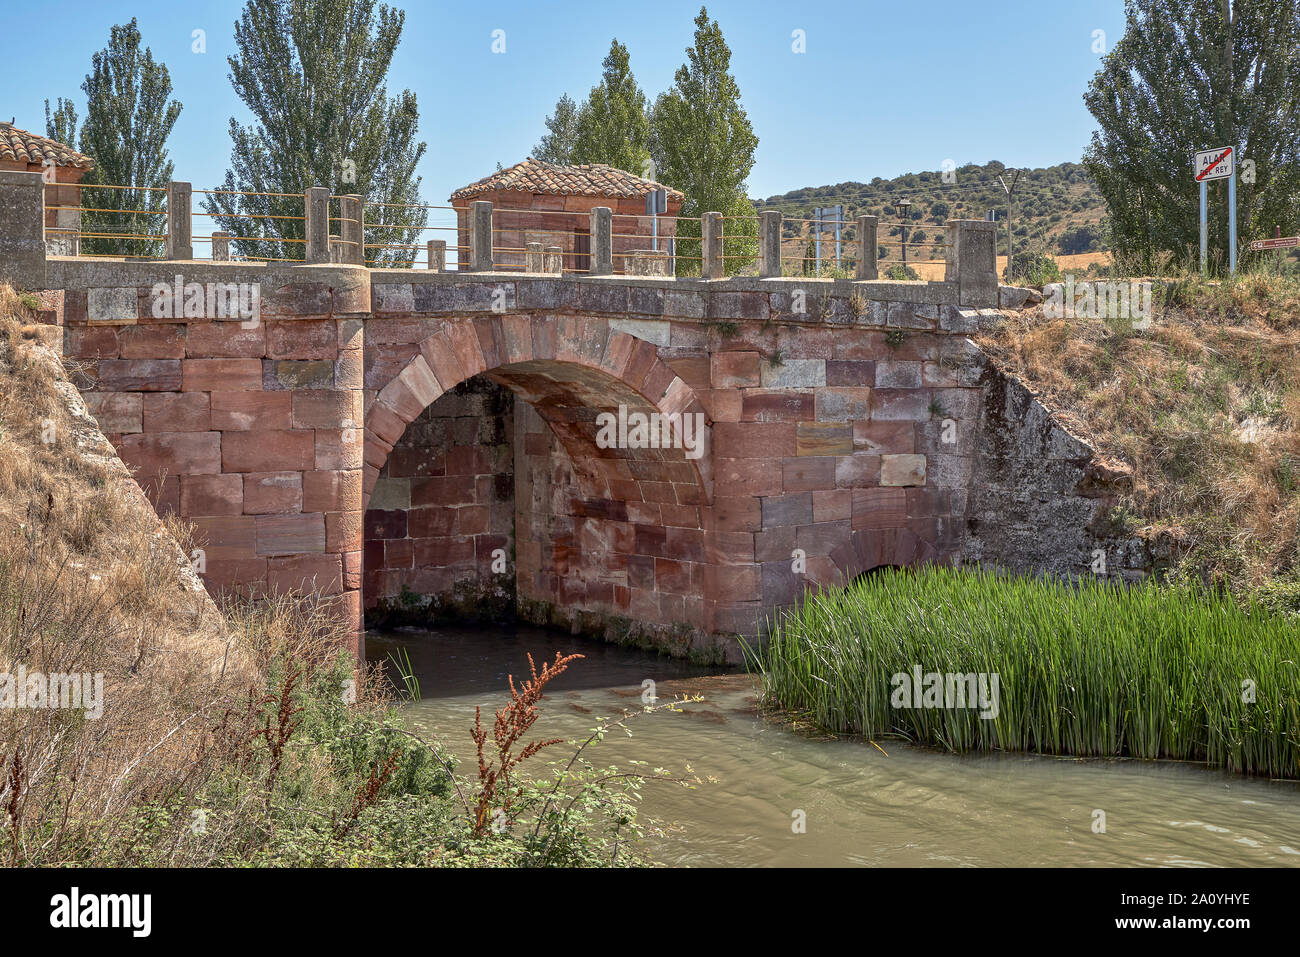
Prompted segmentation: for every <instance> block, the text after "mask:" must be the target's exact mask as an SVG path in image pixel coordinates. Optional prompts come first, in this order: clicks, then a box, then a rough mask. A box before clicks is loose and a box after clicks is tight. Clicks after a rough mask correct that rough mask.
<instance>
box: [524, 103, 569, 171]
mask: <svg viewBox="0 0 1300 957" xmlns="http://www.w3.org/2000/svg"><path fill="white" fill-rule="evenodd" d="M546 130H547V132H546V133H545V134H544V135H543V136H542V138H541V139H540V140H539V141H538V143H537V145H536V146H535V147H533V158H534V159H539V160H542V161H543V162H546V163H555V164H556V165H557V166H571V165H573V148H574V145H575V144H576V143H577V139H578V105H577V104H576V103H574V102H573V99H572V98H571V97H570V96H569V95H568V94H567V93H566V94H564V95H563V96H561V97H560V99H559V102H558V103H556V104H555V112H554V113H552V114H551V115H550V116H548V117H547V118H546Z"/></svg>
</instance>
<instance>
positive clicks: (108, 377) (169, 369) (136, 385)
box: [96, 359, 183, 392]
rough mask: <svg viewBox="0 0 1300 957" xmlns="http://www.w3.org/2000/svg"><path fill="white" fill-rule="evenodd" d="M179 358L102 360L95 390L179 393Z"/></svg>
mask: <svg viewBox="0 0 1300 957" xmlns="http://www.w3.org/2000/svg"><path fill="white" fill-rule="evenodd" d="M182 361H183V360H180V359H101V360H99V376H98V380H97V383H96V387H97V388H98V389H99V390H100V391H103V392H179V391H180V388H181V362H182Z"/></svg>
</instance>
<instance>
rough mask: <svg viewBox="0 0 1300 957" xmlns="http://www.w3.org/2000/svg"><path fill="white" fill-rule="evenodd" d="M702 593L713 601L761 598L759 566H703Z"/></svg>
mask: <svg viewBox="0 0 1300 957" xmlns="http://www.w3.org/2000/svg"><path fill="white" fill-rule="evenodd" d="M703 568H704V591H705V594H707V595H708V596H709V597H710V598H712V599H713V600H714V601H719V602H735V601H752V600H756V599H759V598H761V597H762V573H761V568H760V566H759V565H739V564H738V565H724V566H719V565H705V566H703Z"/></svg>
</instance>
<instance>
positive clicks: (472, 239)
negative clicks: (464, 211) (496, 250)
mask: <svg viewBox="0 0 1300 957" xmlns="http://www.w3.org/2000/svg"><path fill="white" fill-rule="evenodd" d="M491 271H492V204H491V203H490V202H488V201H487V200H485V199H478V200H475V201H474V202H472V203H470V204H469V272H491Z"/></svg>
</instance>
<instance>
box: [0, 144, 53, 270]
mask: <svg viewBox="0 0 1300 957" xmlns="http://www.w3.org/2000/svg"><path fill="white" fill-rule="evenodd" d="M0 281H3V282H8V283H11V284H13V285H14V286H17V287H18V288H19V289H44V288H45V178H44V177H43V176H42V175H41V174H40V173H39V172H31V173H29V172H26V171H19V170H12V171H11V170H0Z"/></svg>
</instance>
